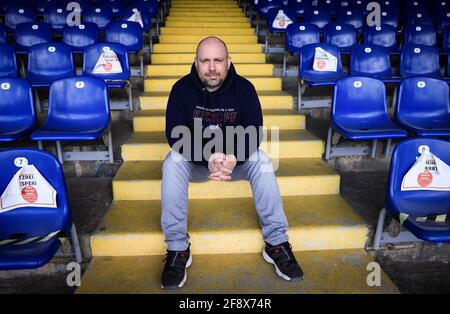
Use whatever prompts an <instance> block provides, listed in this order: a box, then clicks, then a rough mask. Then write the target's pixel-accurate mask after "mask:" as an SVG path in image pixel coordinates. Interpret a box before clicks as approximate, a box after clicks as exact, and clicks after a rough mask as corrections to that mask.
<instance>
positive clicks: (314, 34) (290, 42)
mask: <svg viewBox="0 0 450 314" xmlns="http://www.w3.org/2000/svg"><path fill="white" fill-rule="evenodd" d="M318 43H320V29H319V28H318V27H317V26H316V25H313V24H305V23H293V24H291V25H289V26H288V28H287V30H286V43H285V45H286V49H287V50H288V51H290V52H292V53H299V51H300V48H301V47H303V46H304V45H308V44H318Z"/></svg>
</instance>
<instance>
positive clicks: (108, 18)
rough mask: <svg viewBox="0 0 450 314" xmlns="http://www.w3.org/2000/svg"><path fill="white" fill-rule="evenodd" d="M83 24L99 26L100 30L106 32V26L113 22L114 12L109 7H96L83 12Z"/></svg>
mask: <svg viewBox="0 0 450 314" xmlns="http://www.w3.org/2000/svg"><path fill="white" fill-rule="evenodd" d="M82 19H83V22H90V23H95V24H97V26H98V28H99V29H100V30H104V29H105V28H106V26H107V25H108V24H109V23H111V22H112V20H113V12H112V9H111V8H110V7H107V6H94V7H91V8H89V9H87V10H86V12H83V15H82Z"/></svg>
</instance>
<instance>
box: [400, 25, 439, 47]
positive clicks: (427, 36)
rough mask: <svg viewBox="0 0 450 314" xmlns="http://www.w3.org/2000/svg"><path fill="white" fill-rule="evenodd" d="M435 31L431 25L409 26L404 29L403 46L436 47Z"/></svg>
mask: <svg viewBox="0 0 450 314" xmlns="http://www.w3.org/2000/svg"><path fill="white" fill-rule="evenodd" d="M436 37H437V34H436V30H435V29H434V27H433V26H431V25H419V24H410V25H407V26H406V27H405V30H404V35H403V43H404V45H425V46H436Z"/></svg>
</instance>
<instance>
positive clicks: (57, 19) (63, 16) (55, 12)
mask: <svg viewBox="0 0 450 314" xmlns="http://www.w3.org/2000/svg"><path fill="white" fill-rule="evenodd" d="M69 14H70V11H68V10H66V6H65V5H63V4H59V5H58V4H54V5H49V6H47V7H46V8H45V10H44V22H45V23H48V24H50V25H51V27H52V29H53V30H55V31H62V29H63V28H64V26H66V25H67V17H68V15H69Z"/></svg>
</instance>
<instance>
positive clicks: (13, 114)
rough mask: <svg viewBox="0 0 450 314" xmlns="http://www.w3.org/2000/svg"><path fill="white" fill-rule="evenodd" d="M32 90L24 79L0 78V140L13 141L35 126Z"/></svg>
mask: <svg viewBox="0 0 450 314" xmlns="http://www.w3.org/2000/svg"><path fill="white" fill-rule="evenodd" d="M37 122H38V121H37V115H36V112H35V110H34V103H33V92H32V90H31V86H30V84H29V83H28V82H27V81H26V80H21V79H18V78H1V79H0V142H15V141H19V140H21V139H22V138H24V137H26V136H28V135H29V134H31V133H32V132H33V131H34V130H35V129H36V128H37Z"/></svg>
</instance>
